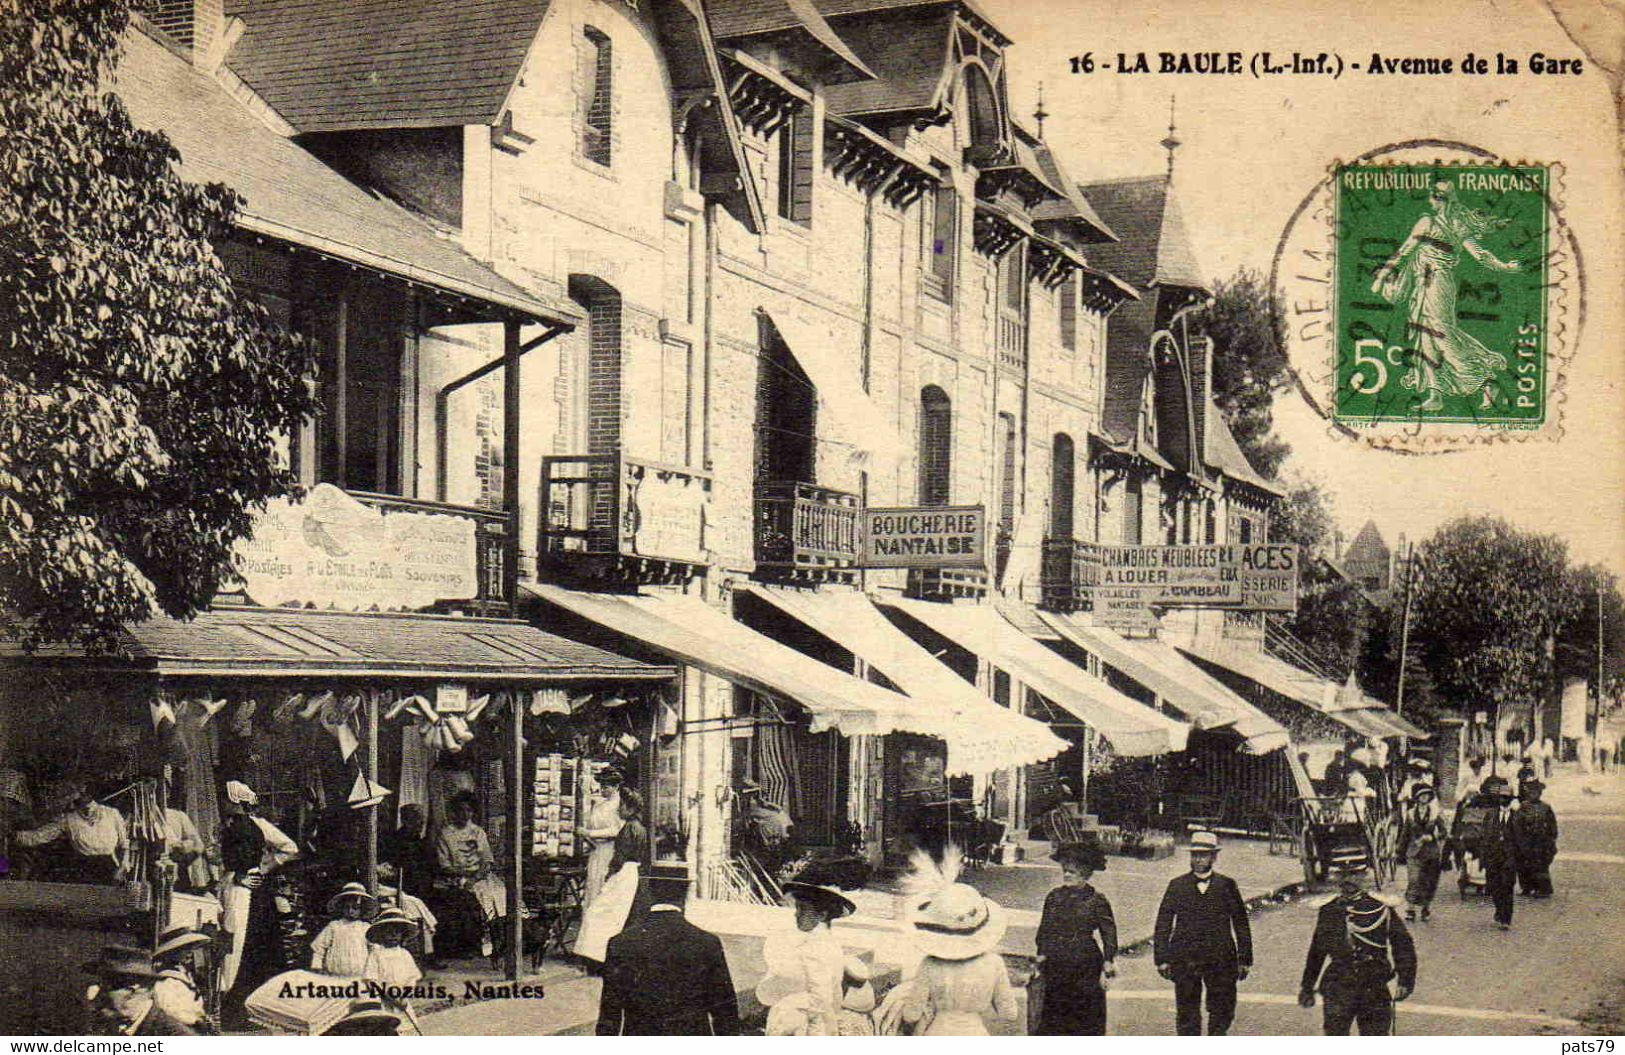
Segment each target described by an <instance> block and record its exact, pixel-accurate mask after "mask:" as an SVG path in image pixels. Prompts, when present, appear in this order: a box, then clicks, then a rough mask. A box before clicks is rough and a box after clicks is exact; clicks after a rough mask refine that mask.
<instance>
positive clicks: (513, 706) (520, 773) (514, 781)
mask: <svg viewBox="0 0 1625 1055" xmlns="http://www.w3.org/2000/svg"><path fill="white" fill-rule="evenodd" d="M517 328H518V327H515V329H517ZM508 376H510V377H512V376H513V375H512V374H511V373H510V374H509V375H508ZM508 698H509V704H508V713H509V717H510V725H509V730H508V732H509V735H510V737H511V738H512V741H513V743H512V745H511V747H512V751H511V752H510V756H509V759H508V761H509V763H510V765H511V770H510V772H509V774H508V848H509V850H510V852H511V853H512V854H513V868H512V874H510V875H509V876H508V977H509V978H510V979H511V980H513V981H515V982H517V981H519V979H520V978H521V977H523V971H522V964H523V962H524V958H525V920H524V911H523V906H524V903H525V898H524V891H525V794H524V786H523V780H524V777H525V703H524V697H523V695H522V694H521V693H520V692H519V691H518V690H517V689H516V690H514V691H513V692H511V693H509V694H508Z"/></svg>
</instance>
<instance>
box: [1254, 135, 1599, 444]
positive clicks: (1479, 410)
mask: <svg viewBox="0 0 1625 1055" xmlns="http://www.w3.org/2000/svg"><path fill="white" fill-rule="evenodd" d="M1563 190H1564V187H1563V166H1562V165H1561V164H1558V163H1537V162H1525V161H1517V162H1514V161H1509V160H1507V159H1505V158H1502V157H1500V156H1498V155H1496V154H1494V153H1492V152H1491V151H1488V150H1485V149H1483V148H1480V147H1476V146H1473V145H1470V144H1465V143H1456V142H1451V141H1445V140H1413V141H1409V142H1404V143H1394V144H1389V145H1388V146H1384V147H1379V148H1376V149H1374V150H1371V151H1368V152H1366V153H1364V154H1361V155H1359V156H1358V157H1354V158H1352V159H1351V160H1348V161H1338V162H1333V163H1332V164H1331V165H1329V166H1328V168H1327V170H1326V176H1325V178H1324V179H1322V180H1321V181H1320V182H1319V183H1318V184H1317V185H1316V186H1315V187H1314V188H1312V189H1311V191H1310V192H1309V194H1308V195H1306V196H1305V197H1304V199H1303V200H1302V201H1301V202H1300V203H1299V204H1298V207H1297V208H1296V210H1295V211H1294V212H1293V214H1292V215H1291V217H1290V218H1289V219H1288V221H1287V224H1286V227H1285V229H1284V230H1283V231H1282V234H1281V238H1280V241H1279V243H1278V245H1277V248H1276V255H1275V260H1274V262H1273V264H1272V268H1271V277H1270V282H1271V287H1272V289H1273V291H1274V294H1275V305H1276V308H1275V310H1276V311H1278V312H1279V313H1280V322H1281V326H1280V328H1279V330H1280V333H1281V334H1282V335H1283V338H1284V340H1285V346H1284V348H1283V352H1284V354H1285V356H1286V358H1287V361H1288V364H1289V366H1290V367H1291V369H1292V372H1293V376H1294V378H1295V379H1296V382H1297V386H1298V389H1299V391H1300V393H1301V394H1302V396H1303V397H1304V398H1305V399H1306V400H1307V401H1308V403H1309V404H1310V406H1311V407H1313V408H1314V409H1315V410H1316V411H1317V412H1318V413H1320V414H1321V415H1322V416H1323V417H1324V418H1325V419H1326V421H1327V424H1328V430H1329V431H1330V432H1331V433H1332V434H1333V435H1335V436H1338V437H1340V438H1342V439H1346V440H1353V441H1355V442H1359V443H1363V444H1365V445H1367V446H1371V447H1377V448H1382V449H1389V450H1397V451H1401V452H1404V453H1411V454H1420V453H1433V452H1441V451H1450V450H1461V449H1464V448H1468V447H1474V446H1480V445H1482V444H1486V443H1500V442H1510V441H1519V440H1531V439H1552V438H1556V437H1557V436H1559V435H1560V434H1561V411H1562V404H1563V402H1564V391H1563V384H1564V376H1565V368H1566V365H1567V362H1568V359H1569V357H1570V356H1572V354H1573V350H1574V348H1575V347H1577V345H1578V336H1579V331H1580V329H1581V327H1582V326H1583V324H1584V319H1585V268H1584V264H1583V263H1582V258H1581V255H1580V247H1579V242H1578V240H1577V239H1576V237H1575V234H1574V231H1573V230H1572V229H1571V228H1570V226H1569V224H1568V223H1567V222H1566V219H1565V216H1564V211H1563Z"/></svg>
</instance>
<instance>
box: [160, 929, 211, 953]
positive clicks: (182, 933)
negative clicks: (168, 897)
mask: <svg viewBox="0 0 1625 1055" xmlns="http://www.w3.org/2000/svg"><path fill="white" fill-rule="evenodd" d="M213 940H214V939H213V938H211V937H209V936H208V935H207V934H204V933H203V932H202V931H198V930H193V929H192V928H191V927H173V928H171V929H169V930H167V931H165V932H164V933H163V934H162V935H160V936H159V938H158V947H157V948H155V949H153V950H152V958H153V959H154V960H162V959H164V958H165V957H166V956H173V955H175V954H176V953H178V952H184V951H185V950H187V949H193V948H196V947H197V946H199V945H208V944H209V943H210V942H212V941H213Z"/></svg>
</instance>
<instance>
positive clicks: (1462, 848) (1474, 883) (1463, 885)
mask: <svg viewBox="0 0 1625 1055" xmlns="http://www.w3.org/2000/svg"><path fill="white" fill-rule="evenodd" d="M1497 808H1498V805H1497V804H1496V803H1495V802H1493V801H1491V800H1486V799H1484V798H1483V797H1482V796H1479V795H1474V796H1473V797H1472V798H1471V799H1467V800H1464V801H1463V802H1462V803H1461V805H1459V806H1457V807H1456V816H1455V819H1454V821H1452V823H1451V825H1450V845H1451V847H1452V848H1453V850H1454V852H1455V858H1456V889H1457V890H1458V891H1460V893H1461V896H1462V898H1463V899H1465V898H1466V897H1467V895H1468V894H1470V893H1475V892H1476V893H1479V894H1482V893H1483V892H1484V886H1485V875H1484V866H1483V864H1482V863H1480V860H1479V853H1480V851H1479V842H1480V840H1481V839H1482V838H1483V836H1484V825H1485V824H1487V823H1488V822H1489V818H1490V814H1491V813H1492V812H1493V811H1494V810H1496V809H1497Z"/></svg>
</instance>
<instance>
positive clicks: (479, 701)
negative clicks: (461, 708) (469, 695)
mask: <svg viewBox="0 0 1625 1055" xmlns="http://www.w3.org/2000/svg"><path fill="white" fill-rule="evenodd" d="M490 705H491V697H490V696H489V695H486V696H476V697H474V698H473V699H472V700H469V701H468V713H467V714H465V715H463V720H464V721H467V722H472V721H474V720H476V719H477V718H479V716H480V715H481V714H484V713H485V709H486V708H487V707H489V706H490Z"/></svg>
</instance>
